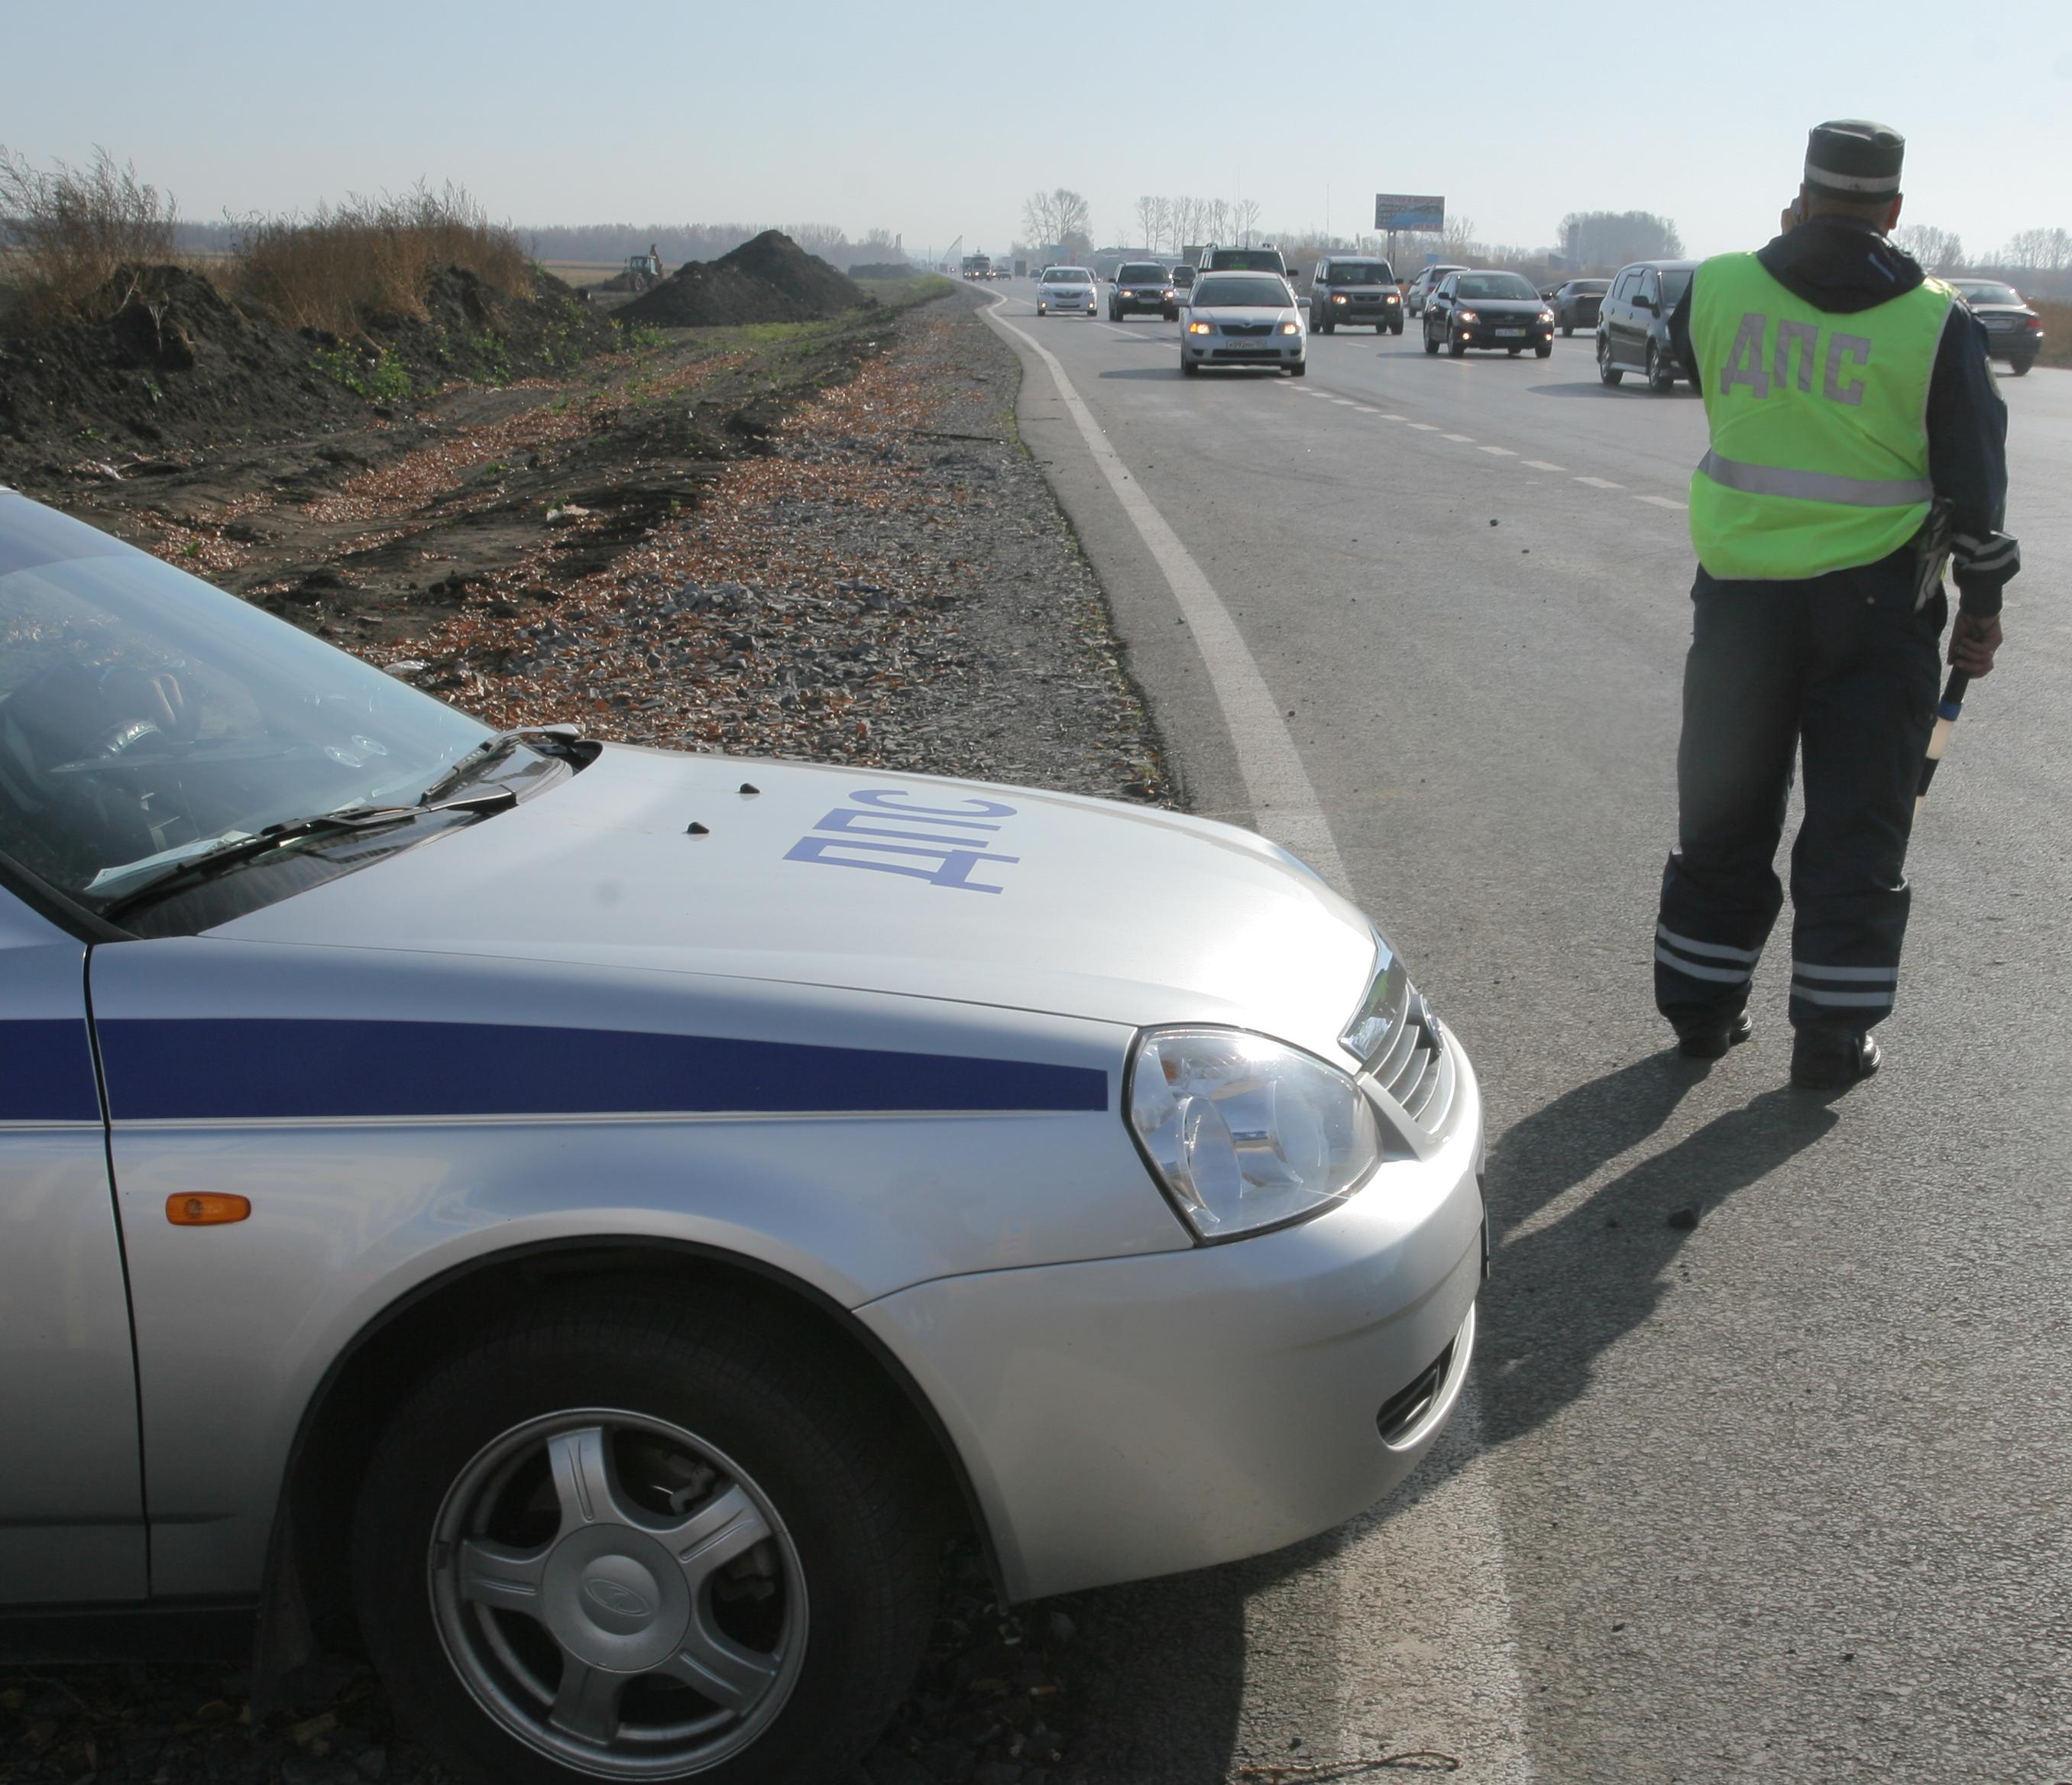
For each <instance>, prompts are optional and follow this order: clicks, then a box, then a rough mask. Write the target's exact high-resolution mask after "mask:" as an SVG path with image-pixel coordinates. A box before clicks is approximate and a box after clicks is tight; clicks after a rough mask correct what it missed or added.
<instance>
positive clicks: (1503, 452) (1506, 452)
mask: <svg viewBox="0 0 2072 1785" xmlns="http://www.w3.org/2000/svg"><path fill="white" fill-rule="evenodd" d="M1481 450H1482V451H1484V452H1486V453H1494V454H1495V455H1496V456H1497V457H1498V459H1515V458H1516V457H1517V456H1518V454H1516V453H1515V452H1513V451H1512V450H1511V448H1510V447H1508V446H1484V447H1482V449H1481Z"/></svg>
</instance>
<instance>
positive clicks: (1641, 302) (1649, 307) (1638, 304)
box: [1633, 297, 1655, 316]
mask: <svg viewBox="0 0 2072 1785" xmlns="http://www.w3.org/2000/svg"><path fill="white" fill-rule="evenodd" d="M1633 302H1634V308H1636V309H1638V310H1644V311H1646V312H1647V313H1648V315H1651V316H1652V315H1654V314H1655V300H1654V299H1653V298H1648V297H1639V298H1634V300H1633Z"/></svg>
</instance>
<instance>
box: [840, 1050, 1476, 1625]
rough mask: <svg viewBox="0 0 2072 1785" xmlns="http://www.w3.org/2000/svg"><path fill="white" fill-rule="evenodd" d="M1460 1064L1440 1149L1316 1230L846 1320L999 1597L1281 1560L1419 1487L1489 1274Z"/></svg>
mask: <svg viewBox="0 0 2072 1785" xmlns="http://www.w3.org/2000/svg"><path fill="white" fill-rule="evenodd" d="M1455 1059H1456V1064H1457V1069H1458V1071H1459V1074H1460V1088H1459V1091H1458V1092H1457V1096H1456V1101H1455V1104H1454V1106H1453V1111H1452V1113H1451V1114H1450V1116H1449V1127H1448V1129H1447V1133H1446V1137H1445V1139H1444V1140H1443V1141H1441V1143H1440V1144H1439V1145H1437V1146H1435V1147H1434V1148H1433V1150H1431V1152H1430V1153H1429V1154H1428V1155H1427V1156H1426V1157H1425V1158H1422V1159H1409V1160H1404V1161H1400V1162H1392V1163H1391V1164H1389V1165H1387V1166H1383V1168H1382V1170H1381V1172H1380V1174H1379V1175H1378V1176H1377V1177H1376V1178H1375V1179H1374V1181H1373V1182H1370V1183H1369V1184H1368V1185H1367V1187H1366V1188H1365V1189H1363V1190H1362V1191H1360V1192H1359V1194H1358V1195H1355V1196H1354V1197H1353V1198H1352V1199H1350V1201H1349V1202H1347V1203H1345V1204H1344V1205H1343V1206H1342V1207H1339V1208H1337V1209H1334V1211H1331V1212H1330V1213H1329V1214H1327V1215H1320V1216H1318V1218H1317V1219H1314V1220H1311V1221H1309V1222H1305V1223H1304V1224H1301V1225H1299V1226H1296V1227H1292V1228H1283V1229H1281V1230H1280V1231H1278V1232H1272V1233H1267V1234H1261V1235H1258V1236H1254V1237H1252V1238H1250V1239H1244V1240H1232V1241H1230V1242H1228V1243H1226V1244H1221V1245H1215V1246H1201V1247H1194V1248H1188V1249H1186V1250H1183V1251H1178V1252H1158V1253H1154V1254H1151V1255H1149V1256H1140V1257H1134V1258H1115V1259H1098V1260H1091V1261H1087V1262H1085V1263H1082V1264H1067V1265H1050V1266H1047V1267H1045V1268H1042V1269H1032V1270H1002V1271H990V1272H986V1273H982V1274H978V1275H972V1276H962V1277H947V1278H939V1279H937V1280H936V1281H933V1282H928V1283H923V1284H919V1285H916V1286H915V1287H914V1288H912V1289H904V1290H902V1291H900V1292H899V1293H898V1294H894V1295H890V1296H886V1297H885V1298H882V1300H879V1301H877V1302H872V1303H870V1304H869V1305H868V1306H865V1307H864V1308H862V1309H861V1310H858V1311H859V1313H860V1314H861V1318H863V1319H864V1320H865V1322H868V1323H869V1324H870V1326H871V1328H872V1329H873V1331H875V1332H876V1333H877V1334H878V1336H879V1337H880V1338H881V1339H882V1340H883V1341H884V1342H885V1343H886V1346H887V1347H889V1348H890V1350H891V1351H893V1352H894V1353H895V1354H896V1355H898V1356H899V1357H900V1358H901V1359H902V1360H903V1361H904V1362H905V1363H906V1367H907V1368H908V1369H909V1370H911V1372H912V1373H913V1375H914V1377H915V1380H916V1381H917V1382H918V1384H919V1386H920V1388H921V1389H922V1390H923V1392H924V1393H925V1394H926V1395H927V1396H928V1398H929V1400H931V1402H932V1403H933V1405H934V1406H935V1410H936V1412H937V1413H938V1414H939V1417H941V1419H942V1421H943V1425H944V1426H945V1427H946V1428H947V1429H948V1433H949V1436H950V1437H951V1439H952V1442H955V1443H956V1446H957V1447H958V1449H959V1450H960V1453H961V1454H962V1455H963V1458H964V1462H965V1465H966V1467H967V1470H968V1473H969V1476H970V1479H971V1482H972V1487H973V1489H974V1491H975V1492H976V1496H977V1499H978V1502H979V1505H980V1511H981V1512H982V1515H983V1516H984V1517H985V1520H986V1522H987V1525H988V1528H989V1532H990V1535H991V1536H992V1538H993V1547H994V1553H995V1554H996V1556H997V1557H998V1560H999V1562H1000V1566H1001V1574H1002V1577H1003V1580H1004V1584H1005V1587H1006V1589H1007V1591H1008V1594H1009V1597H1010V1598H1013V1599H1016V1600H1021V1599H1027V1598H1040V1597H1042V1596H1044V1595H1046V1594H1053V1593H1065V1592H1071V1591H1075V1590H1078V1589H1080V1588H1084V1587H1093V1586H1105V1585H1108V1584H1112V1583H1113V1582H1116V1581H1128V1580H1137V1579H1142V1578H1145V1577H1149V1576H1151V1575H1157V1574H1168V1573H1177V1572H1178V1571H1180V1570H1182V1569H1192V1568H1202V1567H1207V1566H1209V1565H1213V1564H1216V1563H1221V1562H1228V1561H1236V1560H1238V1559H1239V1558H1240V1557H1246V1556H1254V1555H1258V1554H1260V1553H1263V1552H1264V1551H1267V1550H1270V1549H1279V1548H1281V1546H1282V1545H1284V1544H1290V1543H1294V1542H1297V1541H1299V1540H1301V1539H1302V1538H1305V1537H1309V1536H1314V1535H1315V1534H1316V1533H1317V1532H1320V1531H1325V1530H1328V1529H1330V1528H1331V1527H1332V1526H1334V1525H1336V1524H1342V1522H1343V1521H1344V1520H1346V1519H1348V1518H1350V1517H1352V1516H1354V1515H1355V1513H1358V1512H1359V1511H1363V1510H1364V1509H1365V1508H1366V1507H1368V1506H1371V1505H1372V1504H1373V1503H1374V1502H1375V1501H1376V1500H1377V1499H1380V1498H1381V1496H1382V1495H1384V1494H1386V1493H1387V1492H1388V1491H1390V1490H1391V1489H1392V1488H1393V1487H1395V1486H1396V1484H1397V1483H1399V1482H1400V1481H1401V1480H1402V1479H1403V1478H1404V1476H1406V1475H1407V1474H1409V1473H1410V1471H1411V1470H1412V1469H1413V1468H1415V1467H1416V1464H1417V1462H1418V1461H1419V1460H1420V1458H1422V1457H1423V1455H1424V1452H1425V1451H1426V1450H1427V1449H1429V1447H1430V1445H1431V1443H1432V1441H1433V1438H1434V1437H1437V1433H1438V1431H1439V1429H1440V1428H1441V1426H1442V1425H1444V1424H1445V1420H1446V1418H1447V1416H1448V1415H1449V1413H1451V1411H1452V1409H1453V1404H1454V1401H1455V1400H1456V1399H1457V1396H1458V1395H1459V1392H1460V1389H1461V1384H1462V1382H1463V1381H1464V1380H1465V1379H1466V1372H1467V1368H1468V1364H1469V1358H1470V1352H1471V1351H1472V1349H1473V1344H1474V1302H1475V1296H1476V1293H1477V1290H1478V1287H1479V1285H1480V1282H1481V1278H1482V1257H1483V1243H1484V1242H1483V1219H1484V1217H1483V1211H1482V1192H1481V1187H1480V1183H1479V1181H1478V1168H1479V1166H1480V1163H1481V1154H1482V1103H1481V1095H1480V1092H1479V1088H1478V1087H1477V1085H1476V1084H1475V1082H1474V1075H1473V1073H1472V1071H1470V1069H1469V1067H1468V1066H1467V1063H1466V1060H1465V1059H1464V1058H1461V1056H1460V1055H1459V1054H1458V1051H1457V1050H1456V1051H1455ZM1449 1347H1450V1351H1449ZM1441 1359H1444V1364H1443V1368H1441V1369H1440V1370H1439V1371H1438V1372H1437V1376H1436V1379H1435V1378H1434V1376H1433V1366H1434V1365H1435V1364H1438V1363H1441ZM1406 1390H1412V1391H1413V1398H1414V1400H1416V1406H1415V1407H1414V1408H1413V1409H1412V1410H1411V1411H1410V1412H1409V1413H1408V1416H1407V1423H1405V1424H1404V1425H1400V1427H1397V1426H1392V1428H1391V1429H1390V1431H1389V1433H1388V1434H1387V1435H1386V1436H1384V1434H1383V1431H1382V1429H1380V1427H1379V1424H1378V1421H1379V1418H1380V1416H1381V1415H1382V1413H1383V1409H1385V1408H1387V1407H1388V1406H1389V1404H1390V1403H1391V1402H1392V1400H1396V1397H1398V1396H1402V1395H1403V1394H1404V1392H1405V1391H1406ZM1394 1412H1395V1414H1396V1417H1398V1418H1404V1417H1405V1416H1404V1413H1403V1410H1402V1406H1401V1404H1400V1402H1398V1405H1397V1407H1396V1409H1394Z"/></svg>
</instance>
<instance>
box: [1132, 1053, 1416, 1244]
mask: <svg viewBox="0 0 2072 1785" xmlns="http://www.w3.org/2000/svg"><path fill="white" fill-rule="evenodd" d="M1128 1101H1129V1126H1130V1132H1131V1133H1133V1134H1134V1135H1135V1136H1136V1137H1137V1144H1138V1145H1139V1146H1141V1148H1142V1149H1143V1150H1144V1157H1145V1160H1146V1161H1147V1162H1149V1165H1150V1166H1151V1170H1152V1174H1153V1176H1154V1177H1155V1178H1157V1180H1158V1182H1159V1184H1160V1186H1161V1187H1162V1188H1163V1189H1164V1190H1165V1193H1166V1195H1168V1196H1170V1198H1171V1199H1172V1200H1173V1204H1174V1207H1176V1208H1177V1209H1178V1210H1179V1211H1180V1213H1181V1215H1182V1217H1183V1218H1184V1219H1186V1222H1187V1224H1188V1225H1189V1226H1190V1227H1191V1228H1193V1229H1194V1232H1196V1233H1197V1234H1198V1235H1199V1236H1201V1237H1202V1239H1204V1240H1227V1239H1233V1238H1235V1237H1236V1236H1239V1235H1240V1234H1246V1233H1256V1232H1260V1230H1262V1229H1264V1228H1272V1227H1281V1226H1284V1225H1285V1224H1287V1223H1289V1222H1290V1221H1299V1220H1301V1219H1304V1218H1305V1216H1308V1215H1318V1214H1321V1213H1322V1211H1324V1210H1326V1209H1327V1208H1330V1207H1334V1205H1336V1204H1337V1203H1342V1202H1343V1201H1344V1200H1345V1199H1346V1197H1348V1196H1350V1195H1352V1193H1353V1192H1354V1191H1356V1190H1358V1189H1359V1187H1360V1186H1361V1185H1362V1184H1363V1183H1364V1182H1366V1181H1367V1178H1368V1176H1369V1175H1370V1174H1371V1173H1372V1172H1373V1170H1374V1169H1375V1166H1377V1165H1379V1163H1380V1162H1381V1158H1382V1151H1383V1148H1382V1136H1381V1130H1380V1126H1379V1123H1378V1122H1377V1121H1376V1119H1375V1113H1374V1106H1373V1105H1372V1104H1370V1103H1369V1102H1368V1101H1367V1098H1366V1097H1365V1096H1363V1095H1362V1093H1361V1092H1360V1090H1359V1087H1358V1086H1357V1085H1355V1084H1354V1083H1353V1081H1352V1080H1351V1079H1350V1077H1349V1076H1347V1075H1346V1073H1344V1072H1342V1071H1339V1070H1338V1068H1337V1067H1334V1066H1330V1065H1326V1063H1324V1062H1323V1061H1322V1060H1320V1059H1315V1058H1314V1057H1313V1056H1312V1055H1308V1054H1305V1053H1301V1052H1298V1051H1297V1050H1296V1049H1294V1048H1293V1047H1286V1046H1285V1045H1284V1044H1282V1043H1280V1042H1277V1041H1272V1040H1269V1039H1268V1038H1267V1037H1266V1036H1264V1035H1256V1034H1248V1033H1247V1032H1246V1031H1245V1030H1240V1029H1152V1030H1146V1031H1145V1034H1143V1035H1141V1037H1140V1038H1139V1039H1138V1041H1137V1051H1136V1053H1135V1055H1134V1056H1133V1058H1132V1059H1131V1061H1130V1068H1129V1099H1128Z"/></svg>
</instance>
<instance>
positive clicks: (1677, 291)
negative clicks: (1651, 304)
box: [1662, 266, 1696, 310]
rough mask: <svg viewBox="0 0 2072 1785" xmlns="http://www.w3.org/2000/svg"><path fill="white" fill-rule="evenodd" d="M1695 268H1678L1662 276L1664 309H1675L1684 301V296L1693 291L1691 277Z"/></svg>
mask: <svg viewBox="0 0 2072 1785" xmlns="http://www.w3.org/2000/svg"><path fill="white" fill-rule="evenodd" d="M1695 271H1696V268H1695V267H1688V266H1683V267H1676V268H1673V269H1670V270H1669V271H1667V272H1665V273H1664V274H1663V275H1662V307H1663V309H1664V310H1670V309H1673V308H1674V307H1675V306H1676V305H1677V304H1679V303H1681V302H1683V294H1684V293H1685V292H1687V291H1688V290H1690V289H1691V275H1692V273H1694V272H1695Z"/></svg>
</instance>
